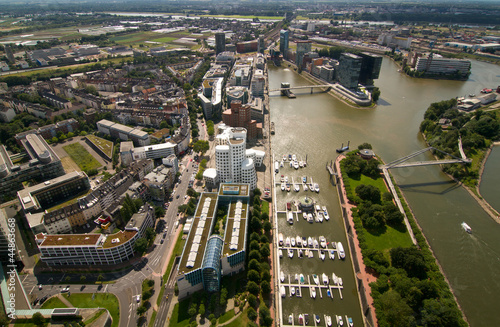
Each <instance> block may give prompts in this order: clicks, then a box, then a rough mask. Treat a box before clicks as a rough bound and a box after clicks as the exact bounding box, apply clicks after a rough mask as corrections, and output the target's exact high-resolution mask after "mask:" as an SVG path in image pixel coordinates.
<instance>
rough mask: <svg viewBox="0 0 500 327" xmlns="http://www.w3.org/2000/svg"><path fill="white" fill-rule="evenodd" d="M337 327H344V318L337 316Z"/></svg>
mask: <svg viewBox="0 0 500 327" xmlns="http://www.w3.org/2000/svg"><path fill="white" fill-rule="evenodd" d="M337 325H338V326H339V327H342V326H344V320H343V319H342V316H337Z"/></svg>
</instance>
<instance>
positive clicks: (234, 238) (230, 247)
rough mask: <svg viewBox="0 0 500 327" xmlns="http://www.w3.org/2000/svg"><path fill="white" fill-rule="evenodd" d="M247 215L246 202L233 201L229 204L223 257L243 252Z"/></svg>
mask: <svg viewBox="0 0 500 327" xmlns="http://www.w3.org/2000/svg"><path fill="white" fill-rule="evenodd" d="M238 203H240V204H238ZM237 207H239V208H237ZM237 209H239V210H238V215H236V213H237ZM247 215H248V203H247V202H246V200H245V201H234V202H232V203H231V204H230V206H229V211H228V213H227V218H226V232H225V235H224V248H223V250H222V255H223V256H228V255H231V254H233V253H236V252H239V251H241V250H244V247H245V236H246V235H245V234H246V233H245V232H246V225H247V223H248V221H247Z"/></svg>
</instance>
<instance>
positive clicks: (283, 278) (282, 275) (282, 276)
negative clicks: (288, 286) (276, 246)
mask: <svg viewBox="0 0 500 327" xmlns="http://www.w3.org/2000/svg"><path fill="white" fill-rule="evenodd" d="M280 280H281V282H282V283H283V282H284V281H285V273H284V272H283V270H282V271H280Z"/></svg>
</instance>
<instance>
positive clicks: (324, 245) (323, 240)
mask: <svg viewBox="0 0 500 327" xmlns="http://www.w3.org/2000/svg"><path fill="white" fill-rule="evenodd" d="M319 245H320V246H321V247H322V248H323V249H324V248H326V238H325V237H324V236H323V235H321V236H320V237H319Z"/></svg>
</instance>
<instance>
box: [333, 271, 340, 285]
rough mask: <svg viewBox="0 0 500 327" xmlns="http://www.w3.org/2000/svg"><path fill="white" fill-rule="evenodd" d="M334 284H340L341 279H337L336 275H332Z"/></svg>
mask: <svg viewBox="0 0 500 327" xmlns="http://www.w3.org/2000/svg"><path fill="white" fill-rule="evenodd" d="M332 283H333V284H334V285H338V284H339V278H338V277H337V275H335V273H332Z"/></svg>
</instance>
